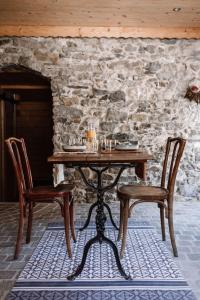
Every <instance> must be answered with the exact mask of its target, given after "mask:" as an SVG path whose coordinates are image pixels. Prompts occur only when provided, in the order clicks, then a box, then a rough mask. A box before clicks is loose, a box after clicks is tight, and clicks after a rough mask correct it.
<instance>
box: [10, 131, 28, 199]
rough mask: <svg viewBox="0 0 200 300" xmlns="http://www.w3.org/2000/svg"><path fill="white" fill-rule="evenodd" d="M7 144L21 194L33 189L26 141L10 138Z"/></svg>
mask: <svg viewBox="0 0 200 300" xmlns="http://www.w3.org/2000/svg"><path fill="white" fill-rule="evenodd" d="M5 142H6V144H7V146H8V151H9V153H10V156H11V159H12V164H13V167H14V171H15V175H16V179H17V185H18V190H19V194H20V195H23V194H24V193H25V191H27V190H30V189H32V188H33V179H32V174H31V168H30V163H29V160H28V155H27V151H26V146H25V142H24V139H23V138H21V139H17V138H15V137H10V138H9V139H7V140H6V141H5Z"/></svg>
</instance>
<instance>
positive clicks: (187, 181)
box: [0, 38, 200, 201]
mask: <svg viewBox="0 0 200 300" xmlns="http://www.w3.org/2000/svg"><path fill="white" fill-rule="evenodd" d="M199 49H200V41H199V40H175V39H171V40H170V39H169V40H168V39H163V40H158V39H154V40H153V39H132V38H129V39H122V38H119V39H115V38H109V39H108V38H100V39H96V38H0V68H1V67H4V66H8V65H10V64H19V65H22V66H25V67H28V68H30V69H32V70H36V71H38V72H40V73H41V74H42V75H44V76H46V77H49V78H51V89H52V95H53V120H54V136H53V141H54V148H55V151H57V150H62V147H63V145H64V144H66V143H67V142H68V139H69V137H70V136H73V137H80V136H84V131H85V128H86V125H87V121H88V119H89V118H91V117H93V118H94V119H95V120H96V121H97V122H98V133H99V135H105V136H111V135H112V137H117V138H118V139H134V140H135V139H136V140H138V141H139V144H140V147H145V148H146V149H148V150H149V151H151V152H152V153H153V154H154V157H155V160H154V161H152V162H150V163H149V164H148V182H150V183H152V184H158V183H159V181H160V174H161V168H162V164H161V162H162V158H163V151H164V145H165V142H166V139H167V137H168V136H182V137H184V138H186V139H187V140H188V141H187V146H186V150H185V153H184V157H183V160H182V163H181V167H180V171H179V174H178V178H177V184H176V195H177V197H178V196H179V195H182V196H185V197H187V198H188V197H189V198H191V197H193V198H196V199H197V200H198V199H199V190H200V176H199V170H200V154H199V153H200V151H199V150H200V135H199V125H200V119H199V118H198V112H199V111H200V110H199V108H198V105H197V104H196V103H195V102H194V103H192V102H190V101H189V100H188V99H186V98H184V96H185V93H186V89H187V87H188V84H189V83H190V82H191V80H193V79H199V78H200V50H199ZM68 175H70V176H68ZM89 176H92V174H89ZM113 176H114V172H112V171H111V172H110V173H108V174H107V176H106V178H105V181H107V180H110V179H111V178H112V177H113ZM68 177H71V174H69V172H68V171H67V170H66V179H67V180H68ZM75 178H76V181H77V183H79V184H77V197H78V198H77V199H78V201H90V193H91V192H90V191H87V190H85V187H84V184H83V183H81V184H80V176H79V175H78V174H76V173H75ZM135 180H138V179H137V178H136V176H135V175H134V172H133V171H126V172H125V173H124V174H123V176H122V178H121V182H124V181H125V182H130V181H135Z"/></svg>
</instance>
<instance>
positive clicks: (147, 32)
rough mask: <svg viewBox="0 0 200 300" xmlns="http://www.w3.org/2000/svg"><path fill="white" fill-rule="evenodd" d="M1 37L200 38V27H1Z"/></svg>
mask: <svg viewBox="0 0 200 300" xmlns="http://www.w3.org/2000/svg"><path fill="white" fill-rule="evenodd" d="M0 36H35V37H38V36H43V37H49V36H51V37H125V38H128V37H134V38H139V37H142V38H186V39H187V38H188V39H190V38H194V39H199V38H200V27H197V28H182V27H176V28H165V27H160V28H158V27H156V28H155V27H152V28H150V27H146V28H145V27H77V26H0Z"/></svg>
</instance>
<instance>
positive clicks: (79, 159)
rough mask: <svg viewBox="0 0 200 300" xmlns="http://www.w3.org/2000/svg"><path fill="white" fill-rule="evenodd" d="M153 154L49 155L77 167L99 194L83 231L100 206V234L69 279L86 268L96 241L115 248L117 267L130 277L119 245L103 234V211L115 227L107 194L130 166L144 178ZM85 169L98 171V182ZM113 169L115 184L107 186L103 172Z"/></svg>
mask: <svg viewBox="0 0 200 300" xmlns="http://www.w3.org/2000/svg"><path fill="white" fill-rule="evenodd" d="M152 158H153V157H152V155H151V154H149V153H147V152H145V151H142V152H141V151H138V152H127V151H118V152H116V151H114V152H113V153H112V152H109V153H100V152H99V153H95V154H89V153H80V154H77V153H67V152H66V153H55V154H54V155H52V156H50V157H49V158H48V162H49V163H53V164H65V166H66V167H68V168H75V169H77V170H78V171H79V172H80V174H81V176H82V178H83V181H84V182H85V184H86V185H87V186H89V187H91V188H92V189H93V190H94V191H95V192H96V194H97V201H96V202H95V203H94V204H93V205H92V206H91V207H90V210H89V214H88V218H87V220H86V223H85V225H84V226H83V228H81V230H83V229H85V228H86V227H87V226H88V224H89V221H90V217H91V213H92V210H93V209H94V207H96V206H97V210H96V231H97V234H96V236H95V237H93V238H92V239H90V240H89V241H88V242H87V243H86V245H85V247H84V251H83V257H82V261H81V263H80V265H79V266H78V268H77V270H76V271H75V272H74V274H72V275H70V276H68V279H69V280H73V279H75V278H76V277H77V276H78V275H79V274H80V273H81V272H82V270H83V268H84V265H85V262H86V258H87V254H88V251H89V249H90V247H91V246H92V245H93V244H94V243H96V242H99V243H100V244H101V243H102V242H105V243H107V244H109V245H110V246H111V248H112V249H113V252H114V255H115V259H116V263H117V267H118V269H119V272H120V274H121V275H122V276H123V277H124V278H125V279H130V276H129V275H127V274H126V273H125V271H124V270H123V267H122V265H121V262H120V258H119V254H118V250H117V247H116V245H115V244H114V242H113V241H111V240H110V239H108V238H107V237H106V236H105V235H104V231H105V223H106V215H105V213H104V207H106V208H107V210H108V212H109V216H110V218H111V222H112V224H113V226H114V227H115V228H116V229H118V228H117V226H116V224H115V223H114V220H113V218H112V214H111V210H110V208H109V206H108V205H107V204H106V203H105V202H104V193H105V192H107V191H109V190H111V189H112V188H113V187H114V186H115V185H116V184H117V183H118V180H119V178H120V175H121V174H122V172H123V171H124V170H125V169H127V168H133V167H134V168H135V172H136V174H137V176H138V177H140V178H142V179H145V177H146V164H147V161H148V160H150V159H152ZM83 168H89V169H90V170H92V171H93V172H95V173H96V174H97V183H96V184H95V183H92V182H90V181H88V179H87V178H86V176H85V174H84V172H83V170H82V169H83ZM110 168H117V169H118V174H117V175H116V178H115V179H114V181H113V183H111V184H110V185H107V186H103V182H102V174H103V173H104V172H105V171H107V170H108V169H110Z"/></svg>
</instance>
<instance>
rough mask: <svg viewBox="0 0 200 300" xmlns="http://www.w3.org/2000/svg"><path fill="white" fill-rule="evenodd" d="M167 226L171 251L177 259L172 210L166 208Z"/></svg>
mask: <svg viewBox="0 0 200 300" xmlns="http://www.w3.org/2000/svg"><path fill="white" fill-rule="evenodd" d="M168 224H169V234H170V239H171V244H172V249H173V253H174V256H175V257H178V250H177V247H176V241H175V236H174V224H173V209H172V208H168Z"/></svg>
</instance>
